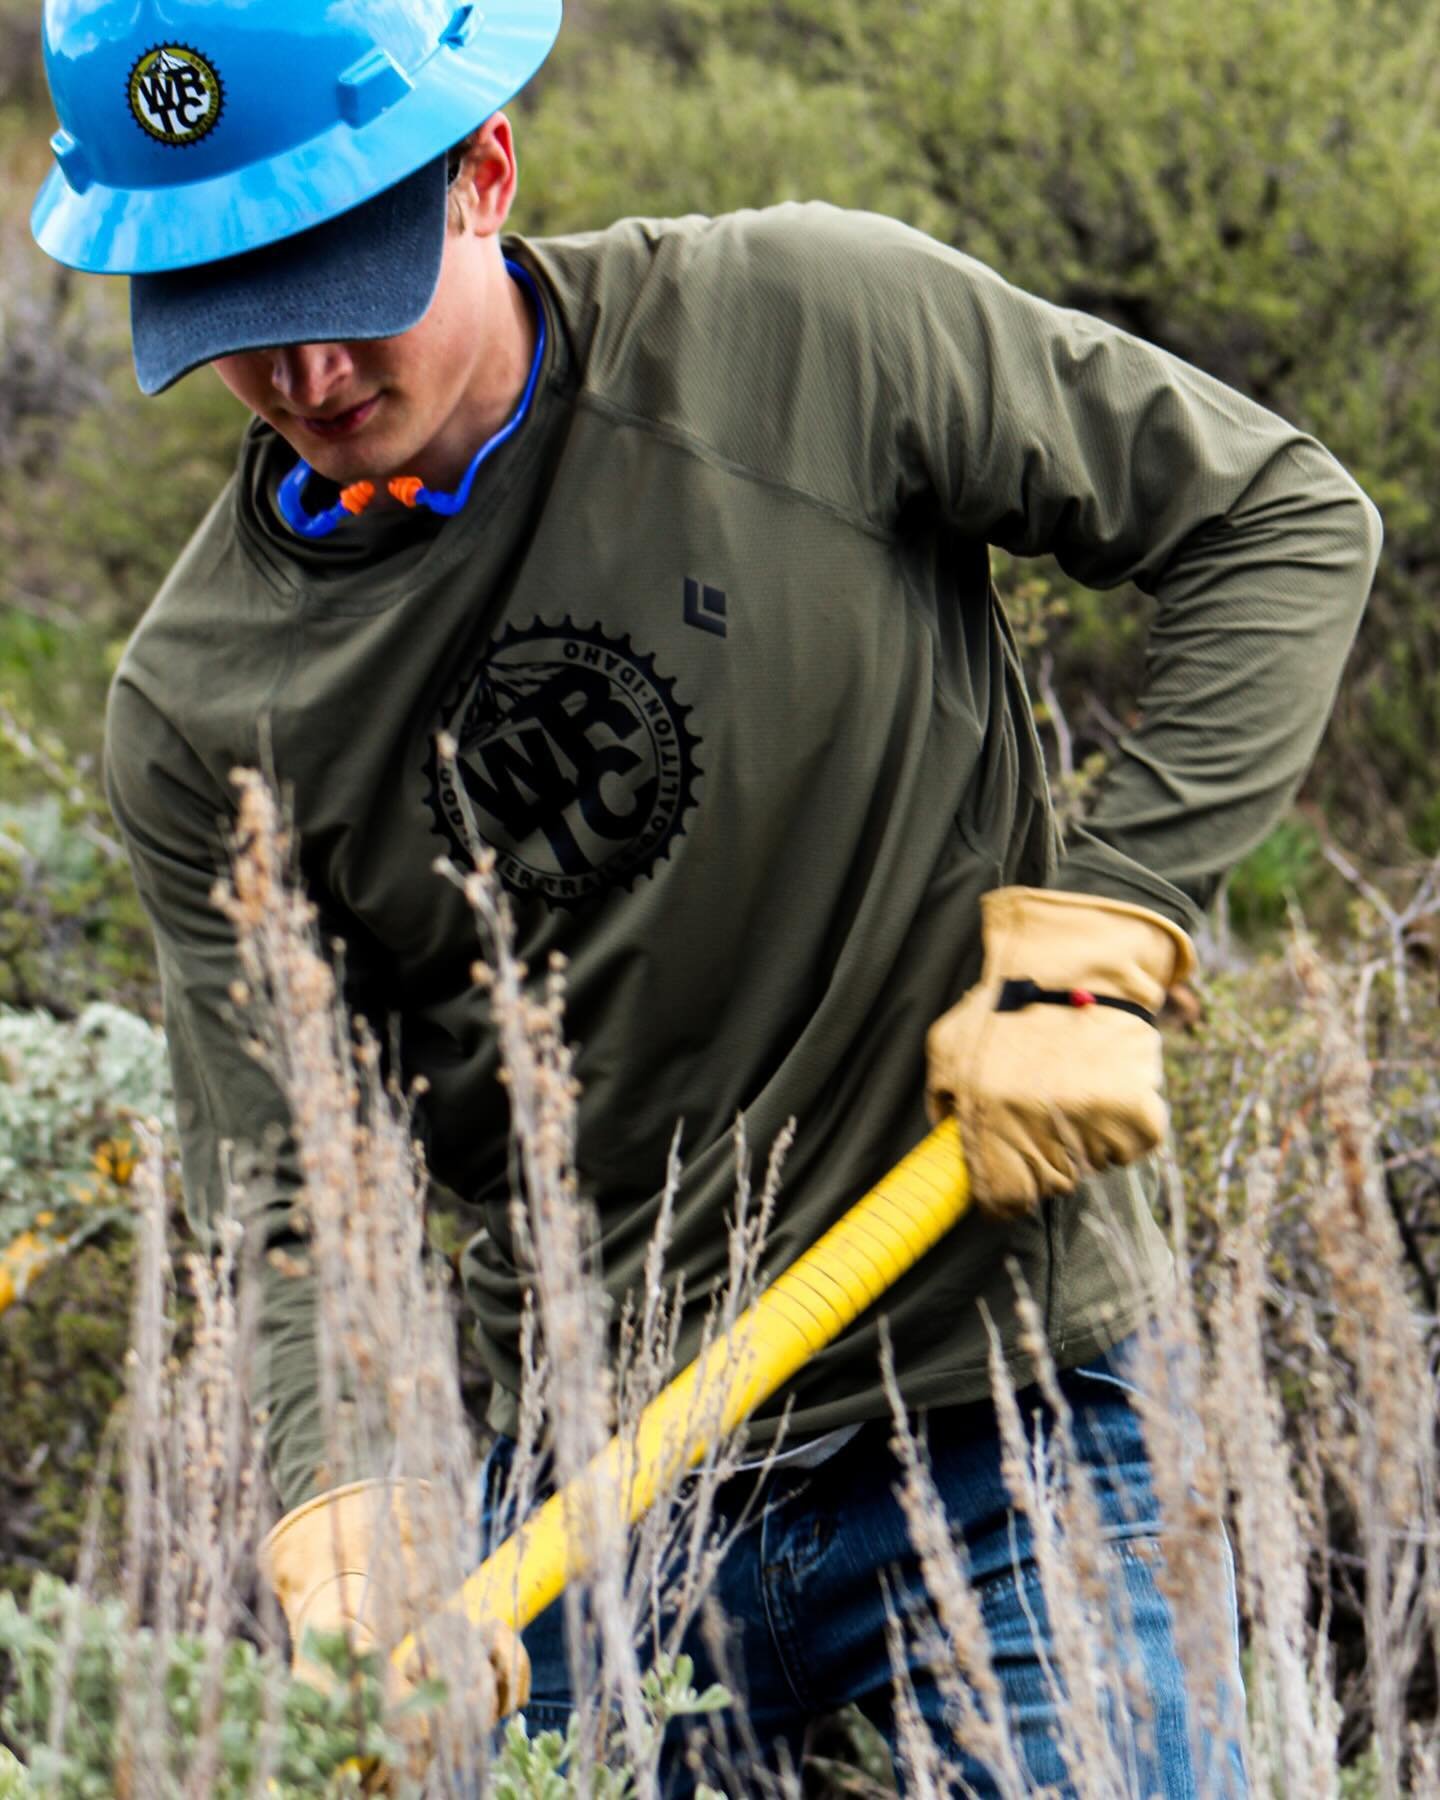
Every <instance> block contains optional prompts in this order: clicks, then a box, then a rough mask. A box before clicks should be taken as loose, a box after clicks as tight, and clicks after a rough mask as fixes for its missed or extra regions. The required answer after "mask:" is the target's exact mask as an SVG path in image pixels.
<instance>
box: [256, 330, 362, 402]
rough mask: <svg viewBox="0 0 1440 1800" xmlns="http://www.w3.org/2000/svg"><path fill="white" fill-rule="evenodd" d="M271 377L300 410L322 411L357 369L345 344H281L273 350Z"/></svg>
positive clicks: (279, 390)
mask: <svg viewBox="0 0 1440 1800" xmlns="http://www.w3.org/2000/svg"><path fill="white" fill-rule="evenodd" d="M271 354H272V356H273V357H274V362H273V363H272V365H271V375H270V378H271V380H272V382H273V383H274V385H275V388H276V390H277V392H279V393H280V394H281V395H283V396H284V399H285V402H286V404H287V405H288V406H290V407H291V408H292V409H293V410H294V411H296V412H298V413H319V412H322V411H323V410H324V408H325V405H326V402H327V401H328V400H329V399H330V398H331V397H332V396H334V395H336V394H339V393H340V391H341V390H342V389H343V388H344V386H345V384H346V383H347V382H348V381H349V379H350V376H351V374H352V373H353V370H354V364H353V363H352V362H351V360H350V355H349V352H348V351H347V350H346V348H345V346H344V345H343V344H282V345H281V346H280V347H279V348H278V349H277V350H274V351H272V352H271Z"/></svg>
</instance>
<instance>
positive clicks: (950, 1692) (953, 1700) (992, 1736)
mask: <svg viewBox="0 0 1440 1800" xmlns="http://www.w3.org/2000/svg"><path fill="white" fill-rule="evenodd" d="M881 1367H882V1372H883V1374H884V1379H885V1391H886V1394H887V1395H888V1397H889V1400H890V1410H891V1414H892V1417H893V1419H894V1425H895V1430H894V1434H893V1436H892V1437H891V1439H890V1447H891V1449H892V1450H893V1451H894V1453H895V1458H896V1461H897V1462H898V1464H899V1466H900V1471H901V1483H900V1486H899V1488H898V1489H897V1490H896V1491H897V1496H898V1498H899V1501H900V1507H901V1510H902V1512H903V1513H904V1515H905V1524H906V1529H907V1530H908V1532H909V1536H910V1542H911V1544H912V1545H913V1546H914V1549H915V1554H916V1556H917V1558H918V1559H919V1563H920V1573H921V1576H922V1577H923V1580H924V1583H925V1591H926V1593H927V1594H928V1595H929V1597H930V1604H931V1606H932V1608H933V1610H934V1618H933V1620H932V1621H929V1622H928V1623H929V1624H930V1625H932V1626H933V1628H934V1629H933V1630H932V1631H927V1630H926V1623H927V1622H926V1621H923V1620H920V1621H917V1620H909V1621H906V1624H907V1625H908V1627H909V1629H910V1631H911V1632H912V1633H916V1634H921V1633H923V1634H924V1636H926V1637H930V1638H933V1639H934V1640H935V1641H934V1642H932V1643H931V1644H930V1645H929V1646H928V1648H929V1654H928V1656H926V1655H925V1650H926V1648H927V1646H926V1645H925V1644H924V1643H920V1642H917V1646H916V1647H917V1650H918V1651H919V1652H920V1659H921V1660H922V1661H925V1662H928V1665H929V1667H930V1669H931V1671H932V1672H933V1674H934V1676H935V1679H936V1682H937V1684H938V1685H939V1688H940V1692H941V1694H942V1695H943V1697H944V1700H945V1703H946V1706H947V1708H948V1710H949V1713H950V1715H951V1727H950V1729H951V1736H952V1737H953V1738H954V1740H955V1743H956V1745H957V1746H958V1747H959V1748H960V1749H961V1750H963V1751H964V1752H966V1754H967V1755H969V1756H973V1757H974V1758H975V1759H976V1761H977V1762H979V1763H981V1764H983V1766H984V1767H985V1768H986V1769H988V1770H989V1772H990V1774H991V1776H992V1778H993V1779H994V1782H995V1785H996V1787H997V1789H998V1792H999V1795H1000V1800H1023V1797H1024V1795H1025V1794H1026V1792H1027V1786H1026V1780H1025V1774H1024V1769H1023V1765H1022V1762H1021V1758H1020V1753H1019V1751H1018V1750H1017V1748H1016V1745H1015V1742H1014V1739H1013V1738H1012V1736H1011V1732H1010V1721H1009V1717H1008V1715H1007V1712H1006V1706H1005V1695H1004V1691H1003V1689H1002V1688H1001V1685H1000V1681H999V1678H998V1677H997V1675H996V1673H995V1665H994V1662H993V1660H992V1658H991V1655H990V1639H989V1634H988V1633H987V1631H986V1629H985V1620H984V1615H983V1613H982V1611H981V1607H980V1601H979V1598H978V1597H977V1595H976V1593H975V1590H974V1588H973V1587H972V1586H971V1585H970V1577H969V1571H968V1568H967V1565H966V1557H965V1550H964V1545H963V1544H962V1543H961V1542H960V1541H959V1540H958V1539H957V1537H956V1535H955V1532H954V1530H953V1528H952V1527H951V1525H950V1522H949V1521H948V1520H947V1518H946V1516H945V1507H944V1503H943V1501H942V1500H941V1498H940V1494H939V1492H938V1490H937V1489H936V1486H935V1481H934V1477H933V1476H932V1475H931V1472H930V1466H929V1463H928V1461H927V1460H926V1458H925V1455H924V1452H923V1449H922V1447H921V1445H920V1443H919V1441H918V1440H917V1438H916V1436H915V1432H914V1429H913V1427H912V1424H911V1420H910V1416H909V1414H908V1413H907V1412H906V1410H905V1404H904V1402H903V1401H902V1399H901V1397H900V1390H899V1387H898V1385H897V1384H896V1381H895V1371H894V1364H893V1361H892V1358H891V1356H890V1351H889V1345H888V1343H887V1344H886V1347H885V1349H884V1351H883V1352H882V1362H881ZM890 1652H891V1666H892V1669H893V1670H894V1671H895V1675H896V1680H897V1688H896V1695H897V1702H898V1701H899V1700H900V1699H901V1697H902V1688H901V1686H899V1685H898V1684H899V1683H900V1682H901V1681H902V1679H903V1683H904V1687H905V1688H911V1692H910V1695H909V1704H910V1706H911V1707H912V1709H913V1708H914V1704H915V1702H914V1694H913V1688H912V1684H911V1683H910V1678H909V1672H908V1665H907V1662H906V1658H905V1637H904V1632H903V1631H902V1630H901V1628H900V1622H899V1621H898V1620H892V1625H891V1633H890ZM897 1659H898V1660H897ZM896 1721H897V1731H899V1732H900V1736H901V1740H902V1743H903V1744H904V1745H905V1749H906V1757H907V1761H909V1762H912V1763H914V1764H915V1766H916V1774H915V1779H916V1780H917V1781H918V1782H920V1784H921V1786H922V1787H924V1786H927V1785H929V1784H931V1783H933V1782H934V1781H936V1780H938V1778H939V1771H940V1763H939V1760H938V1753H936V1752H935V1751H934V1747H933V1746H930V1747H929V1748H927V1747H926V1745H925V1744H922V1743H921V1742H920V1741H919V1737H918V1730H917V1727H919V1728H920V1729H923V1724H922V1723H921V1721H920V1718H919V1714H918V1711H916V1712H915V1713H914V1717H913V1718H911V1719H909V1720H908V1722H907V1725H906V1728H905V1729H903V1730H902V1729H901V1715H900V1711H899V1708H898V1705H897V1713H896ZM925 1737H926V1740H927V1741H928V1739H929V1733H928V1731H927V1732H926V1733H925Z"/></svg>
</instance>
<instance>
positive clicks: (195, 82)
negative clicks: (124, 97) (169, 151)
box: [129, 44, 225, 149]
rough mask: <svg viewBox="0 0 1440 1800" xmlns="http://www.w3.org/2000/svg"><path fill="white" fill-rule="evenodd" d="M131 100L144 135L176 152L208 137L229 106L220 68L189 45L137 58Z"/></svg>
mask: <svg viewBox="0 0 1440 1800" xmlns="http://www.w3.org/2000/svg"><path fill="white" fill-rule="evenodd" d="M129 95H130V111H131V112H132V113H133V114H134V115H135V123H136V124H137V125H138V126H139V127H140V128H141V130H142V131H145V132H147V133H148V134H149V135H150V136H151V137H152V138H156V139H158V140H159V142H160V143H162V144H170V145H172V146H173V147H175V148H176V149H183V148H184V147H185V146H186V145H188V144H198V143H199V142H200V140H201V138H203V137H208V136H209V135H210V133H211V132H212V131H213V130H214V129H215V127H216V125H217V124H218V123H219V120H220V114H221V112H222V110H223V109H224V106H225V84H224V82H223V81H221V79H220V76H219V73H218V72H217V70H216V68H215V65H214V64H213V63H212V62H210V61H209V60H208V59H207V58H206V57H203V56H202V55H201V54H200V52H199V51H198V50H192V49H191V48H190V46H189V45H188V44H160V45H157V46H156V47H155V48H154V49H153V50H147V51H146V52H145V54H144V55H143V56H140V57H137V58H136V60H135V66H134V67H133V68H132V69H131V71H130V88H129Z"/></svg>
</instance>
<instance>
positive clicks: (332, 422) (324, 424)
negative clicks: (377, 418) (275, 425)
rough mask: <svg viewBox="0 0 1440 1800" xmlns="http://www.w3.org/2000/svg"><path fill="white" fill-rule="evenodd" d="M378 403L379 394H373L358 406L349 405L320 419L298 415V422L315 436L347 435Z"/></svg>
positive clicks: (357, 428)
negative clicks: (343, 410)
mask: <svg viewBox="0 0 1440 1800" xmlns="http://www.w3.org/2000/svg"><path fill="white" fill-rule="evenodd" d="M379 404H380V396H379V395H378V394H373V395H372V396H371V397H370V399H368V400H362V401H361V403H360V405H359V406H352V407H349V408H348V409H347V410H346V411H345V412H339V413H329V414H327V415H326V416H325V417H324V418H321V419H308V418H306V417H304V415H303V414H302V415H299V417H300V423H301V424H302V425H303V426H304V427H305V429H306V431H308V432H311V433H313V435H314V436H316V437H321V438H342V437H349V435H350V433H351V432H352V431H358V430H359V429H360V427H361V426H362V425H363V424H364V423H365V422H366V420H367V419H368V418H369V417H370V415H371V413H373V412H374V410H375V408H376V407H377V406H378V405H379Z"/></svg>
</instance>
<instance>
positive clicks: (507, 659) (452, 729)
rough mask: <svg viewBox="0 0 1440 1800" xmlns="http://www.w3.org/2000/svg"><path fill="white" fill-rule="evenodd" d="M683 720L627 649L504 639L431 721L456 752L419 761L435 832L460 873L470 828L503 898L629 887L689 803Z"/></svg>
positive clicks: (525, 633)
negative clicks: (450, 759) (451, 757)
mask: <svg viewBox="0 0 1440 1800" xmlns="http://www.w3.org/2000/svg"><path fill="white" fill-rule="evenodd" d="M691 710H692V709H691V708H690V707H688V706H682V705H680V703H679V702H678V701H677V699H676V697H675V683H674V682H673V681H667V680H666V679H665V678H664V677H663V676H662V675H661V674H659V672H658V671H657V670H656V667H655V659H654V657H652V656H646V655H643V654H642V653H641V652H639V651H637V650H636V649H635V648H634V647H633V646H632V645H631V642H630V639H629V638H628V637H620V638H614V637H610V636H608V635H607V634H606V633H605V632H604V631H602V630H601V629H600V628H599V626H593V625H577V624H575V623H574V622H573V621H572V620H570V619H568V618H566V619H563V620H561V621H560V623H559V624H550V623H549V622H547V621H545V620H541V619H536V620H535V621H534V622H533V623H532V624H530V625H528V626H525V627H519V628H517V627H514V626H511V627H510V628H508V629H507V630H506V631H505V633H504V635H503V636H501V637H500V638H499V639H497V640H496V641H495V642H493V643H492V644H491V645H490V646H489V647H488V649H487V651H486V653H485V657H484V660H483V661H482V662H481V664H480V667H479V668H478V669H477V670H475V671H474V672H473V673H472V674H470V675H469V676H467V677H466V678H465V679H464V680H463V681H461V682H460V683H459V685H458V687H457V689H456V690H455V692H454V693H453V694H452V695H451V696H450V698H449V700H448V701H447V703H446V705H445V707H444V709H443V716H442V718H441V720H440V729H441V730H442V731H443V732H445V733H446V734H448V736H449V737H450V738H451V739H452V740H453V741H454V743H455V744H456V745H457V747H458V748H457V754H456V757H455V761H454V763H453V765H450V767H449V768H448V769H447V766H446V765H445V764H443V763H442V762H441V759H440V757H439V754H438V751H436V750H434V749H432V750H431V752H430V757H429V761H428V764H427V774H428V776H429V799H430V805H431V809H432V811H433V813H434V815H435V822H436V825H437V827H438V828H439V830H440V831H441V833H442V834H443V835H444V836H445V837H447V838H448V839H449V840H450V843H451V846H452V849H453V851H454V854H455V855H456V857H457V859H458V860H459V861H460V863H461V864H462V866H463V865H465V864H468V863H469V861H470V830H471V828H472V827H473V831H474V834H475V835H476V836H478V837H479V838H480V840H481V841H482V842H483V843H485V844H487V845H489V846H490V848H492V849H493V850H494V852H495V857H496V868H497V872H498V873H499V875H500V876H501V878H502V880H503V881H504V882H505V885H506V886H507V887H508V888H509V889H510V890H511V891H512V892H514V893H517V894H534V895H539V896H540V897H542V898H543V899H544V900H546V901H547V902H548V903H549V904H550V905H552V906H574V905H578V904H579V903H580V902H581V901H583V900H587V899H589V898H590V897H591V896H592V895H595V894H599V893H601V892H603V891H604V890H606V889H608V888H612V887H625V888H629V887H632V886H633V885H634V883H635V882H636V881H638V880H640V879H641V878H642V877H643V876H646V875H648V874H650V872H651V871H652V870H653V868H654V867H655V864H656V863H657V862H659V861H660V860H661V858H663V857H666V856H668V855H669V853H670V848H671V845H672V844H673V842H674V841H675V839H676V838H677V837H679V836H680V835H682V834H683V832H684V828H685V815H686V813H687V812H688V811H689V810H690V808H691V807H693V806H694V805H695V804H696V801H695V793H694V788H695V778H696V776H697V775H699V774H700V773H701V770H700V768H699V766H698V765H697V763H696V760H695V753H696V751H697V750H698V749H699V747H700V740H699V738H698V737H697V736H696V735H695V733H694V732H693V731H692V730H691V729H690V726H689V723H688V718H689V714H690V712H691ZM452 772H453V773H454V774H455V775H456V776H458V782H457V781H453V780H452V779H451V773H452Z"/></svg>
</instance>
